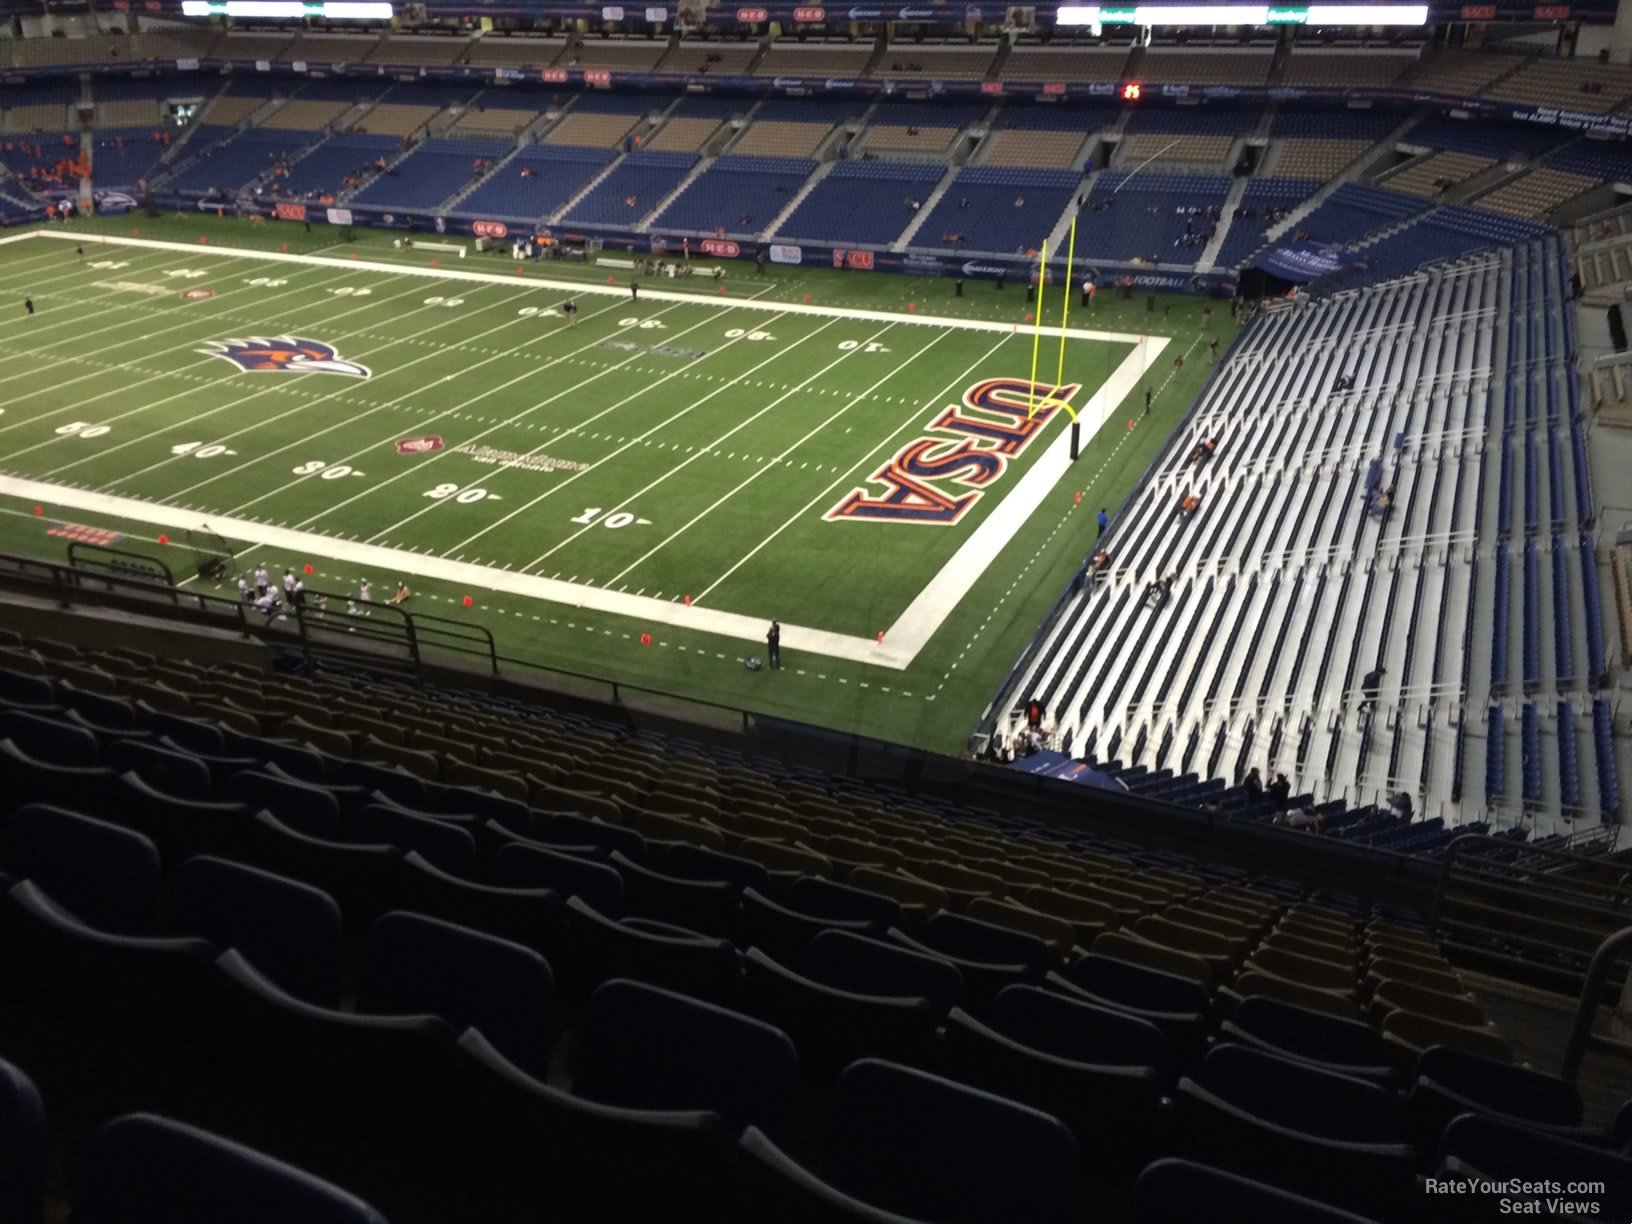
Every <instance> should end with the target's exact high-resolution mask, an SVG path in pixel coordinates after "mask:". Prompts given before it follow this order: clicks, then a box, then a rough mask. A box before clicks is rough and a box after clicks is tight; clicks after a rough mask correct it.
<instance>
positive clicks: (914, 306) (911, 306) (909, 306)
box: [907, 302, 918, 310]
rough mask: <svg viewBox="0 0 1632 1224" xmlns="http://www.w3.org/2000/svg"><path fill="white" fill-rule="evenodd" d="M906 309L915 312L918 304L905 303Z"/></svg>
mask: <svg viewBox="0 0 1632 1224" xmlns="http://www.w3.org/2000/svg"><path fill="white" fill-rule="evenodd" d="M907 309H908V310H917V309H918V303H917V302H908V303H907Z"/></svg>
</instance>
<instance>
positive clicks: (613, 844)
mask: <svg viewBox="0 0 1632 1224" xmlns="http://www.w3.org/2000/svg"><path fill="white" fill-rule="evenodd" d="M528 836H531V837H533V838H536V839H537V840H538V841H541V842H546V843H550V844H554V845H562V846H599V847H601V848H602V849H603V850H605V851H606V852H607V853H608V854H610V853H611V852H612V851H614V850H616V851H618V852H620V853H621V854H622V855H623V856H624V858H626V859H628V860H629V861H630V862H632V863H644V862H645V861H646V839H645V838H644V837H642V836H641V835H640V834H639V833H638V832H637V831H635V830H634V829H626V828H624V827H623V826H622V825H615V824H608V823H607V822H606V821H604V820H596V819H592V818H591V817H588V816H578V815H575V814H572V813H562V814H561V815H559V816H552V817H551V818H550V819H549V820H548V821H547V822H546V823H545V824H544V825H543V826H541V827H539V828H537V829H535V830H534V831H533V832H532V833H531V834H528Z"/></svg>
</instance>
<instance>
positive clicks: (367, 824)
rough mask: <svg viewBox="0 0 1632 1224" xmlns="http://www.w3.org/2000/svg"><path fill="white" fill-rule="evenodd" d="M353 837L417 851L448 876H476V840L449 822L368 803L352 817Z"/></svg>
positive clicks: (371, 842) (404, 849)
mask: <svg viewBox="0 0 1632 1224" xmlns="http://www.w3.org/2000/svg"><path fill="white" fill-rule="evenodd" d="M352 835H353V837H355V839H356V840H358V841H361V842H366V843H370V844H374V845H386V846H395V847H396V848H397V849H398V850H401V851H403V852H404V853H407V852H408V851H409V850H417V851H418V852H419V853H420V854H421V855H423V856H424V858H425V860H426V861H427V862H430V863H434V864H435V865H436V866H438V867H440V868H441V869H442V870H443V871H446V872H448V873H449V874H450V875H457V876H464V877H466V878H469V877H471V876H474V875H475V874H476V839H475V838H474V837H473V836H472V835H471V834H470V833H469V831H467V830H466V829H464V828H461V827H460V825H459V824H458V823H456V822H455V821H452V820H437V819H436V818H435V817H432V816H421V815H416V814H414V813H412V812H405V811H403V810H402V809H400V808H397V807H395V806H387V805H385V804H380V803H371V804H369V805H368V806H367V807H365V808H363V809H362V810H361V811H359V812H358V813H357V815H356V816H355V817H354V818H353V821H352Z"/></svg>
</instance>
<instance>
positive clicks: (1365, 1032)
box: [1223, 995, 1389, 1079]
mask: <svg viewBox="0 0 1632 1224" xmlns="http://www.w3.org/2000/svg"><path fill="white" fill-rule="evenodd" d="M1223 1027H1224V1034H1225V1036H1228V1037H1230V1038H1232V1039H1236V1040H1243V1041H1245V1042H1246V1043H1247V1044H1251V1045H1258V1046H1260V1047H1262V1048H1267V1049H1269V1050H1270V1052H1272V1053H1281V1054H1286V1055H1289V1056H1291V1057H1293V1058H1302V1059H1306V1060H1308V1061H1310V1062H1317V1063H1322V1064H1327V1065H1330V1066H1333V1067H1338V1068H1342V1069H1344V1070H1345V1071H1347V1072H1349V1073H1354V1074H1358V1073H1361V1072H1365V1073H1366V1078H1368V1079H1370V1078H1372V1077H1373V1076H1372V1074H1371V1073H1372V1072H1375V1071H1376V1070H1377V1069H1378V1068H1382V1069H1383V1071H1384V1072H1385V1074H1386V1072H1387V1069H1388V1067H1389V1058H1388V1050H1387V1047H1386V1046H1384V1045H1383V1039H1382V1035H1381V1034H1380V1033H1378V1031H1377V1030H1376V1029H1374V1028H1372V1027H1371V1026H1370V1025H1369V1024H1362V1023H1361V1022H1360V1021H1358V1020H1348V1019H1345V1018H1344V1017H1342V1016H1334V1015H1329V1014H1327V1013H1325V1012H1318V1011H1314V1010H1313V1009H1311V1008H1307V1007H1299V1006H1297V1005H1296V1004H1293V1003H1283V1002H1281V1001H1280V1000H1279V999H1271V998H1269V997H1267V996H1265V995H1250V996H1248V997H1247V998H1245V999H1243V1000H1241V1003H1240V1004H1239V1005H1238V1006H1237V1007H1236V1009H1235V1011H1234V1012H1233V1013H1232V1014H1231V1016H1230V1018H1229V1020H1228V1021H1227V1022H1226V1023H1225V1024H1224V1026H1223Z"/></svg>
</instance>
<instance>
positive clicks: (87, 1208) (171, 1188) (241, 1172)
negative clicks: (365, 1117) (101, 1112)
mask: <svg viewBox="0 0 1632 1224" xmlns="http://www.w3.org/2000/svg"><path fill="white" fill-rule="evenodd" d="M224 1220H231V1221H232V1222H233V1224H288V1222H289V1221H292V1220H299V1221H301V1224H386V1219H385V1217H384V1216H382V1215H381V1214H380V1213H379V1212H377V1211H375V1210H374V1208H372V1207H370V1206H369V1205H368V1204H367V1203H365V1202H363V1201H362V1200H361V1199H359V1198H356V1197H354V1196H352V1195H351V1194H348V1193H347V1192H346V1191H344V1190H341V1189H339V1188H338V1187H336V1186H331V1185H329V1184H328V1183H327V1182H324V1181H319V1180H318V1179H317V1178H315V1177H313V1176H312V1175H311V1174H309V1173H304V1172H302V1171H301V1170H299V1169H296V1168H293V1167H291V1166H290V1165H286V1164H284V1163H282V1162H281V1161H278V1160H274V1159H272V1157H270V1156H266V1155H263V1154H262V1153H260V1152H257V1151H254V1150H253V1149H251V1148H247V1147H244V1146H242V1145H240V1144H237V1143H233V1142H231V1141H230V1140H227V1139H223V1138H221V1137H220V1136H218V1135H212V1134H210V1133H208V1132H207V1131H202V1130H199V1129H198V1128H196V1127H192V1126H188V1125H186V1124H184V1123H181V1122H173V1121H170V1120H169V1119H167V1118H160V1117H156V1116H154V1115H152V1114H130V1115H127V1116H126V1117H123V1118H116V1119H114V1120H113V1121H112V1122H109V1123H108V1124H107V1125H106V1126H104V1127H102V1129H100V1130H99V1131H97V1132H96V1134H94V1135H92V1136H91V1140H90V1143H89V1145H88V1146H87V1147H86V1150H85V1157H84V1160H83V1161H82V1162H81V1165H80V1172H79V1177H78V1180H77V1182H76V1184H75V1186H74V1205H73V1224H221V1222H222V1221H224Z"/></svg>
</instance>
